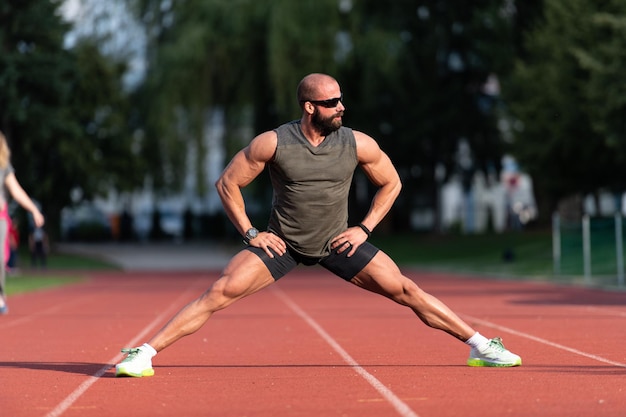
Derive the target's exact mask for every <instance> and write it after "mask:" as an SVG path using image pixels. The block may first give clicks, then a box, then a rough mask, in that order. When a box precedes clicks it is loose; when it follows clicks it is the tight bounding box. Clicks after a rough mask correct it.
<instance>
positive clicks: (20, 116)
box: [0, 0, 133, 235]
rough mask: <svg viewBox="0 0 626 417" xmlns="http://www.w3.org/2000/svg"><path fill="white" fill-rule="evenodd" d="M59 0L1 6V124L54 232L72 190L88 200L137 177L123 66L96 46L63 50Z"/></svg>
mask: <svg viewBox="0 0 626 417" xmlns="http://www.w3.org/2000/svg"><path fill="white" fill-rule="evenodd" d="M58 6H59V2H58V1H41V0H39V1H38V0H19V1H18V0H15V1H13V0H9V1H5V2H3V3H2V5H1V6H0V129H2V130H3V131H4V132H5V134H6V136H7V137H8V140H9V144H10V146H11V150H12V162H13V164H14V166H15V169H16V175H17V177H18V179H19V180H20V182H21V183H22V185H23V186H24V188H25V189H26V190H27V192H28V193H29V194H30V195H31V196H32V197H33V198H34V199H36V200H38V201H39V202H40V204H41V205H42V208H43V211H44V214H45V215H46V217H47V219H48V224H49V231H50V233H51V234H53V235H55V234H56V233H57V232H58V229H57V226H58V221H59V214H60V210H61V208H63V207H64V206H66V205H68V204H69V203H71V197H70V195H71V191H72V190H75V189H80V190H81V191H82V193H83V194H84V195H85V196H86V197H89V196H91V195H93V194H94V193H99V192H102V191H103V189H105V187H107V186H111V185H115V186H116V187H118V188H120V189H124V187H128V186H129V182H131V181H132V179H133V176H132V175H131V172H130V168H131V167H132V165H131V164H127V163H126V162H128V158H129V153H130V149H129V146H128V145H129V143H130V141H129V135H128V133H127V132H128V131H127V117H126V115H125V110H126V109H127V104H126V101H125V99H124V97H123V90H122V88H121V85H120V77H121V73H122V68H121V67H120V66H117V65H116V64H115V63H112V62H111V60H108V59H104V58H103V57H102V56H101V55H100V54H99V53H98V50H97V48H95V47H94V46H93V45H88V44H83V45H81V46H80V47H78V48H76V50H67V49H65V48H64V47H63V40H64V36H65V34H66V33H67V31H68V29H69V26H68V25H67V24H66V23H64V22H63V21H62V19H61V17H60V16H59V12H58Z"/></svg>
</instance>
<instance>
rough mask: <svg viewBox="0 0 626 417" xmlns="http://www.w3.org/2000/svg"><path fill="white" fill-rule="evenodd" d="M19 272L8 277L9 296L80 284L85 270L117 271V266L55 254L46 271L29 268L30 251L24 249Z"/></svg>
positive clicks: (19, 261) (95, 260) (49, 258)
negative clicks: (82, 272)
mask: <svg viewBox="0 0 626 417" xmlns="http://www.w3.org/2000/svg"><path fill="white" fill-rule="evenodd" d="M20 265H22V266H23V268H18V270H17V271H15V272H13V273H9V274H8V276H7V295H9V296H10V295H15V294H20V293H24V292H29V291H35V290H40V289H44V288H51V287H57V286H60V285H67V284H72V283H75V282H80V281H81V280H83V279H84V277H83V276H82V274H81V273H80V272H74V271H85V270H91V271H93V270H106V269H116V268H117V267H116V266H115V265H111V264H110V263H107V262H103V261H101V260H99V259H92V258H88V257H82V256H74V255H66V254H61V253H53V254H51V255H50V256H49V257H48V265H47V268H46V269H45V270H41V269H30V268H27V267H28V266H29V265H30V258H29V254H28V251H27V250H26V249H25V248H24V249H22V250H20V253H19V255H18V266H20Z"/></svg>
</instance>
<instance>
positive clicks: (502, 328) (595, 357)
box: [462, 314, 626, 368]
mask: <svg viewBox="0 0 626 417" xmlns="http://www.w3.org/2000/svg"><path fill="white" fill-rule="evenodd" d="M462 316H463V317H464V318H465V321H473V322H475V323H478V324H482V325H483V326H487V327H491V328H493V329H496V330H500V331H503V332H507V333H509V334H513V335H515V336H519V337H524V338H526V339H529V340H533V341H535V342H538V343H542V344H544V345H547V346H552V347H553V348H557V349H561V350H564V351H566V352H570V353H573V354H575V355H580V356H584V357H586V358H589V359H593V360H595V361H598V362H603V363H607V364H609V365H613V366H618V367H620V368H626V363H621V362H615V361H612V360H610V359H607V358H603V357H602V356H598V355H594V354H592V353H587V352H583V351H581V350H578V349H574V348H571V347H568V346H565V345H560V344H558V343H554V342H551V341H549V340H546V339H542V338H540V337H537V336H533V335H531V334H528V333H524V332H518V331H517V330H513V329H511V328H509V327H505V326H500V325H499V324H495V323H492V322H490V321H487V320H482V319H479V318H477V317H472V316H468V315H465V314H463V315H462Z"/></svg>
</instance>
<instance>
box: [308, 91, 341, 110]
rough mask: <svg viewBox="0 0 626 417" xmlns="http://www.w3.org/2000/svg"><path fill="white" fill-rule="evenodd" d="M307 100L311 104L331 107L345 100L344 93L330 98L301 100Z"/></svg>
mask: <svg viewBox="0 0 626 417" xmlns="http://www.w3.org/2000/svg"><path fill="white" fill-rule="evenodd" d="M307 101H308V102H309V103H311V104H315V105H316V106H322V107H326V108H327V109H331V108H333V107H337V104H339V102H340V101H343V93H342V94H341V96H339V97H335V98H329V99H328V100H301V102H302V103H306V102H307Z"/></svg>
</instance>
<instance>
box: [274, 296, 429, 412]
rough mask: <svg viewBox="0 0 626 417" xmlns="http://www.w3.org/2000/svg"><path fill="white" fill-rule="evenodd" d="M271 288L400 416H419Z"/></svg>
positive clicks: (286, 298) (313, 321)
mask: <svg viewBox="0 0 626 417" xmlns="http://www.w3.org/2000/svg"><path fill="white" fill-rule="evenodd" d="M271 289H272V290H273V291H274V292H275V293H276V294H277V295H278V297H279V298H280V299H281V300H283V302H284V303H285V304H286V305H287V306H288V307H289V308H290V309H291V310H292V311H293V312H295V313H296V314H297V315H298V316H299V317H300V318H301V319H302V320H304V321H305V322H306V323H307V324H308V325H309V326H311V327H312V328H313V330H315V331H316V332H317V334H319V335H320V336H321V337H322V339H324V341H325V342H326V343H328V344H329V345H330V346H331V347H332V348H333V350H334V351H335V352H337V353H338V354H339V355H340V356H341V357H342V358H343V360H344V361H345V362H346V363H347V364H348V365H350V366H351V367H352V369H353V370H354V371H355V372H356V373H357V374H359V375H360V376H361V377H363V379H365V380H366V381H367V382H368V383H369V384H370V385H371V386H372V387H373V388H374V389H375V390H376V391H378V393H379V394H380V395H382V396H383V397H384V398H385V399H386V400H387V401H388V402H389V403H390V404H391V405H392V406H393V408H395V409H396V411H397V412H398V414H399V415H401V416H402V417H419V416H418V415H417V414H415V413H414V412H413V410H411V408H410V407H409V406H408V405H406V404H405V403H404V402H403V401H402V400H401V399H400V398H398V397H397V396H396V395H395V394H394V393H393V392H392V391H391V390H390V389H389V388H387V387H386V386H385V385H384V384H383V383H382V382H380V381H379V380H378V379H376V377H375V376H374V375H372V374H370V373H369V372H367V371H366V370H365V369H363V367H361V365H359V363H358V362H357V361H355V360H354V359H353V358H352V357H351V356H350V355H349V354H348V353H347V352H346V351H345V350H344V349H343V348H342V347H341V345H339V343H337V342H336V341H335V339H333V338H332V336H330V335H329V334H328V333H326V331H325V330H324V329H323V328H322V327H321V326H320V325H319V324H317V322H316V321H315V320H313V319H312V318H311V317H310V316H309V315H308V314H306V313H305V312H304V311H303V310H302V309H301V308H300V307H299V306H298V305H297V304H296V303H295V302H294V301H292V300H291V298H289V297H288V296H287V294H285V293H284V292H283V291H282V290H280V289H278V288H276V287H275V286H272V287H271Z"/></svg>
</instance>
